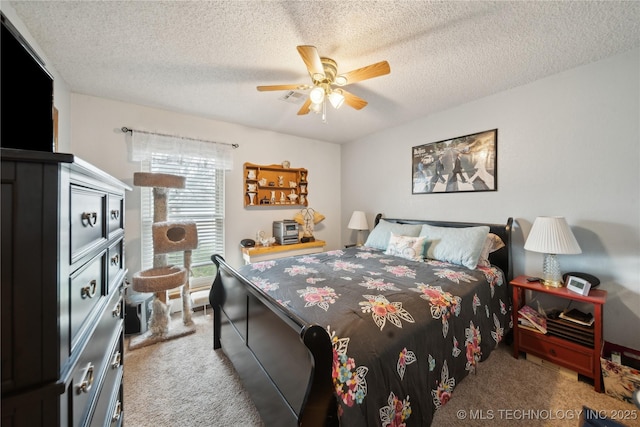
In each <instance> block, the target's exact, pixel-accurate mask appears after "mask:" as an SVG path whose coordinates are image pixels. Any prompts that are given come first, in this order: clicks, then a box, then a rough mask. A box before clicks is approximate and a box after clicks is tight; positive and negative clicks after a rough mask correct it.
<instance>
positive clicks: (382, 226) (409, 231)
mask: <svg viewBox="0 0 640 427" xmlns="http://www.w3.org/2000/svg"><path fill="white" fill-rule="evenodd" d="M420 230H421V225H420V224H398V223H395V222H389V221H385V220H384V219H381V220H380V222H379V223H378V225H376V226H375V228H374V229H373V230H371V233H369V236H368V237H367V241H366V242H364V245H365V246H369V247H371V248H376V249H380V250H383V251H386V250H387V246H388V245H389V238H390V237H391V233H392V232H393V233H396V234H400V235H402V236H411V237H418V234H420Z"/></svg>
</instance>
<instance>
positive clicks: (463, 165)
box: [411, 129, 498, 194]
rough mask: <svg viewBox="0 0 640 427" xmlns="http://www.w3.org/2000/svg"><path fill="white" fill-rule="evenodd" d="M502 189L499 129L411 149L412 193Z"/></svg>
mask: <svg viewBox="0 0 640 427" xmlns="http://www.w3.org/2000/svg"><path fill="white" fill-rule="evenodd" d="M497 190H498V129H491V130H486V131H482V132H477V133H473V134H469V135H464V136H459V137H456V138H451V139H445V140H442V141H437V142H430V143H428V144H422V145H417V146H414V147H412V149H411V193H412V194H434V193H464V192H477V191H497Z"/></svg>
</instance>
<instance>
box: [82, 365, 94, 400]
mask: <svg viewBox="0 0 640 427" xmlns="http://www.w3.org/2000/svg"><path fill="white" fill-rule="evenodd" d="M93 370H94V367H93V365H92V364H91V363H89V364H88V365H87V371H86V372H85V373H84V379H83V381H82V382H81V383H80V384H78V394H80V393H88V392H89V390H91V386H92V385H93Z"/></svg>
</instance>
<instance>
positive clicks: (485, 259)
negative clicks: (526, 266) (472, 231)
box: [478, 233, 504, 267]
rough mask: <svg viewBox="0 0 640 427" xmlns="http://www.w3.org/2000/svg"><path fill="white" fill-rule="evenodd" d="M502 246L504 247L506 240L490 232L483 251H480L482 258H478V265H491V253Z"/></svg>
mask: <svg viewBox="0 0 640 427" xmlns="http://www.w3.org/2000/svg"><path fill="white" fill-rule="evenodd" d="M501 248H504V242H503V241H502V239H501V238H500V236H498V235H496V234H493V233H489V234H488V235H487V239H486V240H485V241H484V246H483V247H482V251H481V252H480V258H478V266H482V267H490V266H491V263H490V262H489V254H491V253H493V252H495V251H497V250H498V249H501Z"/></svg>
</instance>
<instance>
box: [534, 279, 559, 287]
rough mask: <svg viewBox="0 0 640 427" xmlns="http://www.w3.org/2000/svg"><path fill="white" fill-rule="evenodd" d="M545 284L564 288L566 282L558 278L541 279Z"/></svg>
mask: <svg viewBox="0 0 640 427" xmlns="http://www.w3.org/2000/svg"><path fill="white" fill-rule="evenodd" d="M540 282H541V283H542V284H543V285H544V286H548V287H550V288H562V287H563V286H564V284H563V283H562V282H559V281H557V280H544V279H543V280H541V281H540Z"/></svg>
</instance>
